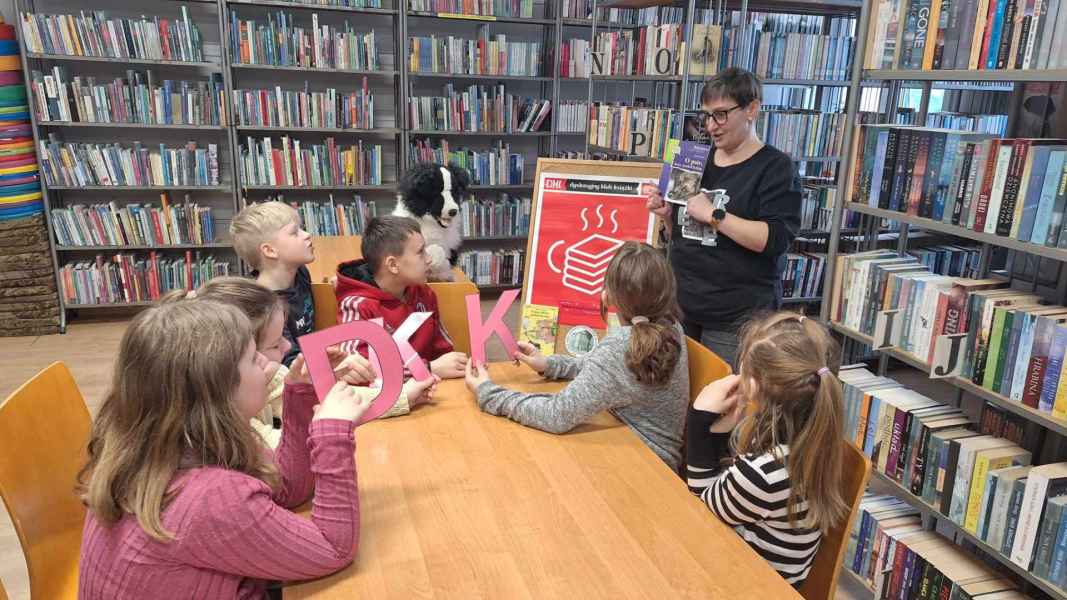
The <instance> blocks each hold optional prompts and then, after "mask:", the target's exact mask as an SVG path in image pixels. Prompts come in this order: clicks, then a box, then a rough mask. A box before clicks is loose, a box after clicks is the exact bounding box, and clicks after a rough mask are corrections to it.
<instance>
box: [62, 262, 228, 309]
mask: <svg viewBox="0 0 1067 600" xmlns="http://www.w3.org/2000/svg"><path fill="white" fill-rule="evenodd" d="M231 271H234V272H236V270H235V269H234V268H233V265H231V264H230V263H229V262H226V261H225V260H221V259H217V258H215V257H214V256H212V255H207V256H203V257H202V256H201V255H200V253H199V252H196V253H194V252H192V251H186V252H185V256H184V257H175V258H171V257H161V256H159V255H158V254H157V253H156V252H149V253H148V254H147V255H135V254H116V255H114V256H111V257H108V258H105V257H104V256H103V255H98V256H97V257H96V259H95V260H92V261H72V262H68V263H67V264H65V265H63V266H62V267H61V268H60V283H61V286H60V287H61V288H62V293H63V302H65V303H66V304H117V303H124V302H149V301H154V300H158V299H159V298H160V296H162V295H163V294H166V293H167V292H169V291H171V290H192V289H196V288H198V287H200V286H201V285H202V284H204V283H206V282H207V281H208V280H209V279H212V278H214V277H221V276H225V275H229V274H230V272H231Z"/></svg>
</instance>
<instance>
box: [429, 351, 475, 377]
mask: <svg viewBox="0 0 1067 600" xmlns="http://www.w3.org/2000/svg"><path fill="white" fill-rule="evenodd" d="M467 364H468V361H467V355H466V354H464V353H462V352H449V353H448V354H445V355H442V356H440V357H438V358H437V360H435V361H433V362H431V363H430V370H431V371H433V374H434V375H437V376H438V377H440V378H441V379H459V378H460V377H463V376H464V374H465V373H466V370H467Z"/></svg>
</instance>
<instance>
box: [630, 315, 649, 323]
mask: <svg viewBox="0 0 1067 600" xmlns="http://www.w3.org/2000/svg"><path fill="white" fill-rule="evenodd" d="M638 323H648V317H642V316H640V315H638V316H636V317H631V318H630V324H631V325H637V324H638Z"/></svg>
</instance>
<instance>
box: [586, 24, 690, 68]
mask: <svg viewBox="0 0 1067 600" xmlns="http://www.w3.org/2000/svg"><path fill="white" fill-rule="evenodd" d="M684 42H685V32H684V30H683V29H682V26H681V25H676V24H668V25H651V26H648V27H642V28H640V29H625V30H615V31H606V32H599V33H597V35H596V39H595V40H594V46H593V51H594V52H597V53H602V57H603V58H602V61H601V62H598V61H597V59H595V58H592V57H591V60H592V61H593V62H592V64H591V65H590V66H591V72H592V74H594V75H620V76H625V75H678V74H680V73H681V72H682V70H681V66H680V65H681V61H680V60H679V59H680V57H681V56H684V53H683V46H684V45H685V44H684ZM568 59H569V57H568Z"/></svg>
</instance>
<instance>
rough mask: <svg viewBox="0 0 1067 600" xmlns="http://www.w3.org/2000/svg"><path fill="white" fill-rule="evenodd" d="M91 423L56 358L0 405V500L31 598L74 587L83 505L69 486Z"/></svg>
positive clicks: (66, 594)
mask: <svg viewBox="0 0 1067 600" xmlns="http://www.w3.org/2000/svg"><path fill="white" fill-rule="evenodd" d="M90 427H91V421H90V418H89V411H88V410H87V409H86V408H85V400H84V399H83V398H82V395H81V392H80V391H78V386H77V385H76V384H75V383H74V378H73V377H72V376H71V374H70V371H68V370H67V367H66V365H64V364H63V363H61V362H55V363H52V364H51V365H50V366H49V367H48V368H47V369H45V370H43V371H41V372H40V373H38V374H37V375H35V376H34V377H33V379H30V380H29V381H27V382H26V383H24V384H23V385H22V386H21V387H20V388H18V389H17V390H15V391H14V393H12V394H11V395H10V396H8V398H7V400H5V401H4V402H3V404H0V456H3V457H4V460H0V498H3V501H4V506H6V507H7V511H8V513H9V514H10V515H11V521H12V522H13V523H14V525H15V533H17V534H18V537H19V542H20V543H21V544H22V551H23V553H24V554H25V556H26V566H27V567H28V570H29V576H30V593H31V595H32V597H33V598H66V597H72V596H70V595H69V594H70V592H71V591H72V590H73V591H75V592H76V590H77V587H78V585H77V583H78V554H79V552H80V550H81V536H82V526H83V525H84V522H85V508H84V507H83V506H82V503H81V501H80V500H79V499H78V496H77V494H76V493H75V490H74V486H75V479H76V476H77V473H78V470H79V469H80V468H81V466H82V464H83V462H84V460H85V449H86V445H87V443H88V441H89V429H90Z"/></svg>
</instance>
